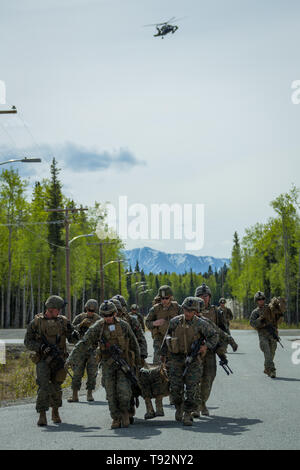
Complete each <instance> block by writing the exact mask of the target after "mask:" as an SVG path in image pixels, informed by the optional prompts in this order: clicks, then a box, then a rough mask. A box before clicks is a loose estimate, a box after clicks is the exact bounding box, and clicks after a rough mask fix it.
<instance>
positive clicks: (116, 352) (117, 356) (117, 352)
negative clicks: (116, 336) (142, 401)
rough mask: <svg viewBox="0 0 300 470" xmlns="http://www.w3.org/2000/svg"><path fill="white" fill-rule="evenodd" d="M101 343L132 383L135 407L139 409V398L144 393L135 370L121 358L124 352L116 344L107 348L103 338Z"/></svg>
mask: <svg viewBox="0 0 300 470" xmlns="http://www.w3.org/2000/svg"><path fill="white" fill-rule="evenodd" d="M101 342H102V344H104V345H105V347H106V349H107V350H108V352H109V354H110V356H111V358H112V359H113V361H114V362H115V364H117V366H118V367H119V369H121V371H122V372H123V374H124V375H125V377H126V378H127V379H128V380H129V381H130V383H131V390H132V394H133V397H134V399H135V406H136V407H137V408H138V407H139V399H138V397H139V396H140V395H141V394H142V391H141V388H140V386H139V383H138V380H137V377H136V375H135V373H134V371H133V368H132V367H130V366H129V364H127V362H126V361H125V359H123V358H122V357H121V355H122V350H121V349H120V348H119V346H117V345H116V344H111V345H108V347H107V345H106V343H105V340H104V339H103V338H101Z"/></svg>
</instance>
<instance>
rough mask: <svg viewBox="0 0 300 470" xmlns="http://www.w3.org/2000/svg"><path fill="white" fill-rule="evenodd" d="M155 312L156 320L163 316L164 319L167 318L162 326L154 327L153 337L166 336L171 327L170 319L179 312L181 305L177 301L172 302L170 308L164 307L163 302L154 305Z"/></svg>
mask: <svg viewBox="0 0 300 470" xmlns="http://www.w3.org/2000/svg"><path fill="white" fill-rule="evenodd" d="M154 312H155V314H156V320H160V319H161V318H163V319H164V320H166V322H165V323H164V324H163V325H161V326H156V327H155V328H153V337H154V338H156V337H158V336H162V337H163V336H165V334H166V332H167V330H168V328H169V321H170V320H171V319H172V318H174V317H176V316H177V315H178V314H179V305H178V303H177V302H171V305H170V306H169V308H167V309H164V308H163V306H162V305H161V304H157V305H155V307H154Z"/></svg>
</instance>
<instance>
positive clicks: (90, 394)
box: [86, 390, 95, 401]
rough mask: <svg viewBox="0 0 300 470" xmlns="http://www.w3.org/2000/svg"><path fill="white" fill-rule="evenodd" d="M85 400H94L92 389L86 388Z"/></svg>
mask: <svg viewBox="0 0 300 470" xmlns="http://www.w3.org/2000/svg"><path fill="white" fill-rule="evenodd" d="M86 399H87V401H95V400H94V397H93V390H88V391H87V394H86Z"/></svg>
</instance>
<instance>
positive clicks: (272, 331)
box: [264, 324, 284, 349]
mask: <svg viewBox="0 0 300 470" xmlns="http://www.w3.org/2000/svg"><path fill="white" fill-rule="evenodd" d="M264 328H265V329H266V330H267V332H268V333H270V335H271V336H273V338H274V339H276V341H277V342H278V343H279V344H280V346H281V347H282V348H283V349H284V347H283V344H282V343H281V341H280V338H279V336H278V334H277V333H276V330H275V328H274V326H273V325H271V324H269V325H266V326H265V327H264Z"/></svg>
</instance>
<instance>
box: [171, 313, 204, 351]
mask: <svg viewBox="0 0 300 470" xmlns="http://www.w3.org/2000/svg"><path fill="white" fill-rule="evenodd" d="M172 336H173V337H174V338H177V342H178V352H179V353H182V354H189V353H190V351H191V345H192V343H193V342H194V341H195V340H196V339H199V338H200V334H199V333H198V332H196V330H195V329H194V328H193V321H191V322H190V323H189V324H188V323H187V322H186V320H185V317H184V315H182V316H181V318H180V323H179V324H178V326H177V327H176V329H175V331H173V334H172Z"/></svg>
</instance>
